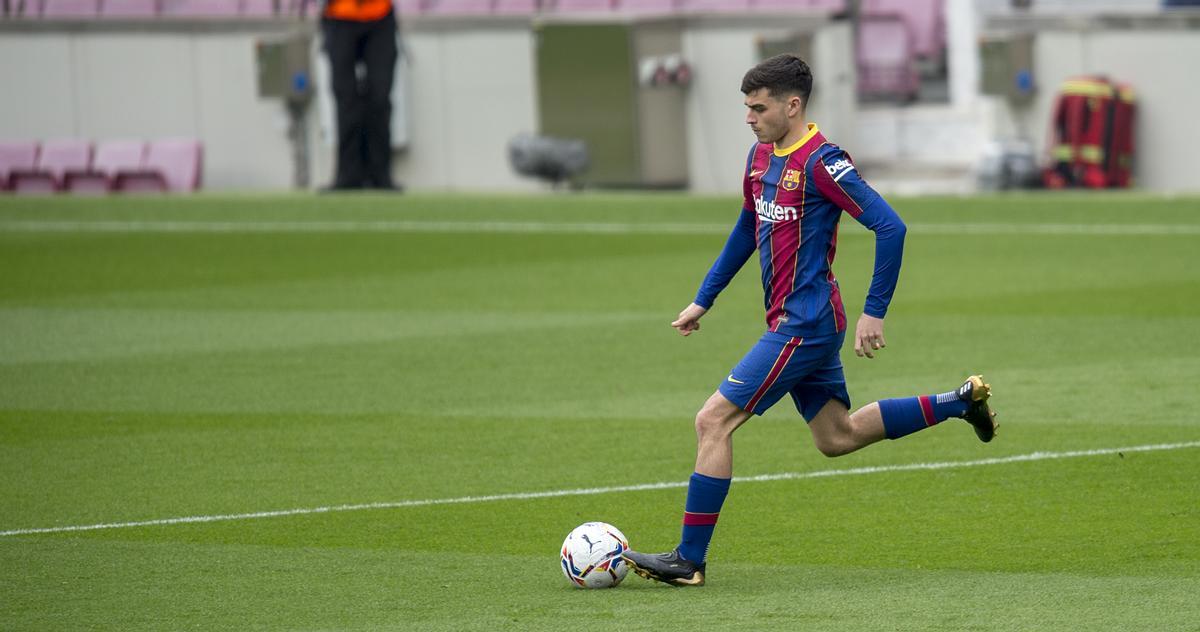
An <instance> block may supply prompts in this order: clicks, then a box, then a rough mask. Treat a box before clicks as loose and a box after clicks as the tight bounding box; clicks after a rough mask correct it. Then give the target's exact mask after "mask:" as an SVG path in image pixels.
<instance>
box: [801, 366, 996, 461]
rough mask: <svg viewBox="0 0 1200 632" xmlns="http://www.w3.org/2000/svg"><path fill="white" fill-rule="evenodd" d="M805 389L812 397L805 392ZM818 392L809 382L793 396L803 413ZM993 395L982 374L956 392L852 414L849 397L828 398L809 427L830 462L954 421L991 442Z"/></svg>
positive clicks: (894, 402) (873, 405) (869, 406)
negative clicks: (958, 421)
mask: <svg viewBox="0 0 1200 632" xmlns="http://www.w3.org/2000/svg"><path fill="white" fill-rule="evenodd" d="M839 373H840V371H839ZM805 388H808V389H809V390H808V392H805V391H804V390H803V389H805ZM819 390H820V387H818V388H816V389H814V388H813V386H812V384H811V383H810V384H806V385H803V386H801V387H799V389H798V391H797V392H794V393H793V396H794V397H796V401H797V405H798V406H800V407H801V412H802V413H803V412H804V410H805V409H804V406H803V405H802V402H805V403H807V405H808V407H810V409H811V407H812V405H813V402H814V401H819V399H821V398H819V397H818V396H817V393H816V392H814V391H818V392H819ZM826 392H828V391H826ZM797 393H798V394H797ZM990 396H991V386H990V385H988V384H987V383H985V382H984V381H983V378H982V377H981V376H978V375H973V376H971V377H969V378H967V381H966V382H964V383H963V385H962V386H960V387H959V388H958V389H957V390H953V391H949V392H946V393H940V394H936V395H922V396H919V397H904V398H898V399H885V400H881V401H878V402H872V403H870V404H867V405H866V406H863V407H862V408H860V409H858V410H856V411H854V413H850V412H849V408H848V407H847V406H846V404H845V402H846V401H847V399H846V398H845V397H840V396H830V397H829V398H828V400H827V401H826V402H825V403H824V404H823V405H822V406H821V408H820V411H819V412H817V413H816V415H814V416H812V417H811V419H810V420H809V424H808V427H809V430H810V431H812V435H813V443H814V444H816V446H817V449H818V450H820V451H821V453H822V454H824V455H825V456H829V457H835V456H842V455H843V454H849V453H851V452H854V451H855V450H858V449H860V448H863V447H866V446H868V445H871V444H872V443H875V442H876V441H879V440H881V439H884V438H887V439H899V438H900V437H904V436H907V435H910V434H912V433H914V432H917V431H919V430H924V429H925V428H929V427H932V426H935V425H937V424H939V423H941V422H943V421H945V420H947V419H950V418H953V417H957V418H960V419H964V420H966V421H967V422H968V423H970V424H971V426H973V427H974V428H975V434H976V435H978V436H979V439H980V440H981V441H984V442H988V441H991V440H992V437H994V436H995V434H996V420H995V417H996V414H995V413H994V412H992V411H991V408H990V407H989V406H988V398H989V397H990ZM805 417H806V418H807V417H809V415H807V414H806V415H805Z"/></svg>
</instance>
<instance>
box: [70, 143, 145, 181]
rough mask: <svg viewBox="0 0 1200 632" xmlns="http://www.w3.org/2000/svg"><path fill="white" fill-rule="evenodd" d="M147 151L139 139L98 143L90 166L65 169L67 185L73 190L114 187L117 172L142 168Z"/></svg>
mask: <svg viewBox="0 0 1200 632" xmlns="http://www.w3.org/2000/svg"><path fill="white" fill-rule="evenodd" d="M145 153H146V143H144V142H142V141H140V140H115V141H105V142H102V143H99V144H98V145H97V146H96V154H95V157H94V158H93V159H92V165H91V167H88V168H85V169H68V170H67V171H66V173H65V174H64V176H63V185H64V189H65V190H67V191H70V192H71V193H107V192H109V191H112V190H113V183H114V179H115V178H116V176H117V172H118V171H121V170H122V169H140V168H141V166H142V158H143V157H144V156H145Z"/></svg>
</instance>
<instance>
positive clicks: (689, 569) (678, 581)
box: [621, 551, 704, 586]
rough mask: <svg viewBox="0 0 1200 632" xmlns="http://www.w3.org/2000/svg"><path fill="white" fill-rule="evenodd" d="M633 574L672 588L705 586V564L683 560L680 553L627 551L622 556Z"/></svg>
mask: <svg viewBox="0 0 1200 632" xmlns="http://www.w3.org/2000/svg"><path fill="white" fill-rule="evenodd" d="M621 557H623V558H625V561H626V562H627V563H628V564H629V568H631V569H633V572H635V573H637V574H638V575H641V576H642V577H645V578H646V579H653V580H656V581H660V582H663V583H664V584H671V585H672V586H703V585H704V564H696V563H695V562H689V561H688V560H685V559H683V557H681V556H680V555H679V551H671V552H670V553H638V552H637V551H625V552H624V553H622V554H621Z"/></svg>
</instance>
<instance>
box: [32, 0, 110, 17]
mask: <svg viewBox="0 0 1200 632" xmlns="http://www.w3.org/2000/svg"><path fill="white" fill-rule="evenodd" d="M32 5H33V3H32V2H28V3H27V4H26V6H25V15H29V16H36V15H37V9H36V7H34V6H32ZM99 12H100V0H46V1H45V2H44V3H43V4H42V17H44V18H68V19H70V18H76V19H78V18H94V17H96V14H97V13H99Z"/></svg>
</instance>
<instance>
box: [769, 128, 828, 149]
mask: <svg viewBox="0 0 1200 632" xmlns="http://www.w3.org/2000/svg"><path fill="white" fill-rule="evenodd" d="M818 131H819V130H817V124H816V123H809V124H808V133H807V134H805V135H804V138H801V139H800V140H798V141H796V142H795V143H793V144H792V146H791V147H785V148H783V149H780V148H779V146H778V145H776V146H775V155H776V156H786V155H788V154H790V153H792V152H793V151H796V150H797V149H800V148H801V147H803V146H804V143H807V142H808V141H810V140H812V137H813V136H816V135H817V132H818Z"/></svg>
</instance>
